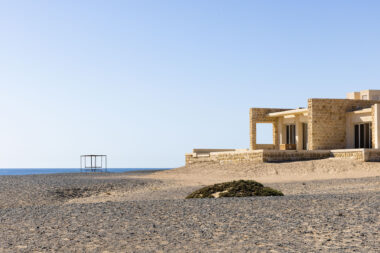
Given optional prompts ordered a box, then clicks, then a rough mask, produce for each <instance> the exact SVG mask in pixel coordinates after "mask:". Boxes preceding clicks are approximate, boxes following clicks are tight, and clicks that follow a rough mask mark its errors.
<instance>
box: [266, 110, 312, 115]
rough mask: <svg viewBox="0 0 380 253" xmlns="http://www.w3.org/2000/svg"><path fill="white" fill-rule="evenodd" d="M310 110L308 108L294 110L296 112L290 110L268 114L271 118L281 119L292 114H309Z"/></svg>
mask: <svg viewBox="0 0 380 253" xmlns="http://www.w3.org/2000/svg"><path fill="white" fill-rule="evenodd" d="M308 111H309V110H308V109H307V108H304V109H294V110H288V111H282V112H271V113H268V116H269V117H280V116H285V115H291V114H301V113H305V112H308Z"/></svg>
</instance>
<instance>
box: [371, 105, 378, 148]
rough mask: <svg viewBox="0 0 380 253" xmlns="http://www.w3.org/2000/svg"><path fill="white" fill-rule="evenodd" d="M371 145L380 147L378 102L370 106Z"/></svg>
mask: <svg viewBox="0 0 380 253" xmlns="http://www.w3.org/2000/svg"><path fill="white" fill-rule="evenodd" d="M372 114H373V117H372V140H373V142H372V147H374V148H377V149H378V148H380V122H379V120H380V104H375V105H373V107H372Z"/></svg>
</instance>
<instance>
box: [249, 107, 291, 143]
mask: <svg viewBox="0 0 380 253" xmlns="http://www.w3.org/2000/svg"><path fill="white" fill-rule="evenodd" d="M287 110H291V109H277V108H251V109H250V110H249V128H250V131H249V137H250V149H251V150H255V149H258V148H257V145H258V144H257V143H256V124H257V123H272V124H273V145H275V148H276V149H278V148H279V147H278V145H279V138H278V119H277V118H271V117H268V116H267V115H268V113H272V112H282V111H287Z"/></svg>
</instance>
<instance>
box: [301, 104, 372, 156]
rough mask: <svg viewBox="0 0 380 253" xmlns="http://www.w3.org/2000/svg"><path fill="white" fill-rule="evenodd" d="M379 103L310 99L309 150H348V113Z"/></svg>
mask: <svg viewBox="0 0 380 253" xmlns="http://www.w3.org/2000/svg"><path fill="white" fill-rule="evenodd" d="M376 103H379V101H371V100H351V99H315V98H312V99H309V100H308V109H309V114H308V117H309V124H308V136H309V149H311V150H323V149H344V148H346V112H350V111H354V110H358V109H363V108H370V107H371V106H372V105H373V104H376Z"/></svg>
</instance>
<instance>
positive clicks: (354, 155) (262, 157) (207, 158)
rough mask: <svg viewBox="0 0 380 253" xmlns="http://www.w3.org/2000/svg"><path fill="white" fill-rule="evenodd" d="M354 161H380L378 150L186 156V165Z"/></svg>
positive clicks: (192, 154)
mask: <svg viewBox="0 0 380 253" xmlns="http://www.w3.org/2000/svg"><path fill="white" fill-rule="evenodd" d="M330 157H332V158H343V159H354V160H359V161H365V162H378V161H380V150H378V149H340V150H236V151H227V152H225V151H221V152H210V153H208V154H207V155H205V154H202V155H197V153H191V154H186V155H185V158H186V165H190V164H194V163H231V162H232V163H233V162H289V161H304V160H316V159H325V158H330Z"/></svg>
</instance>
